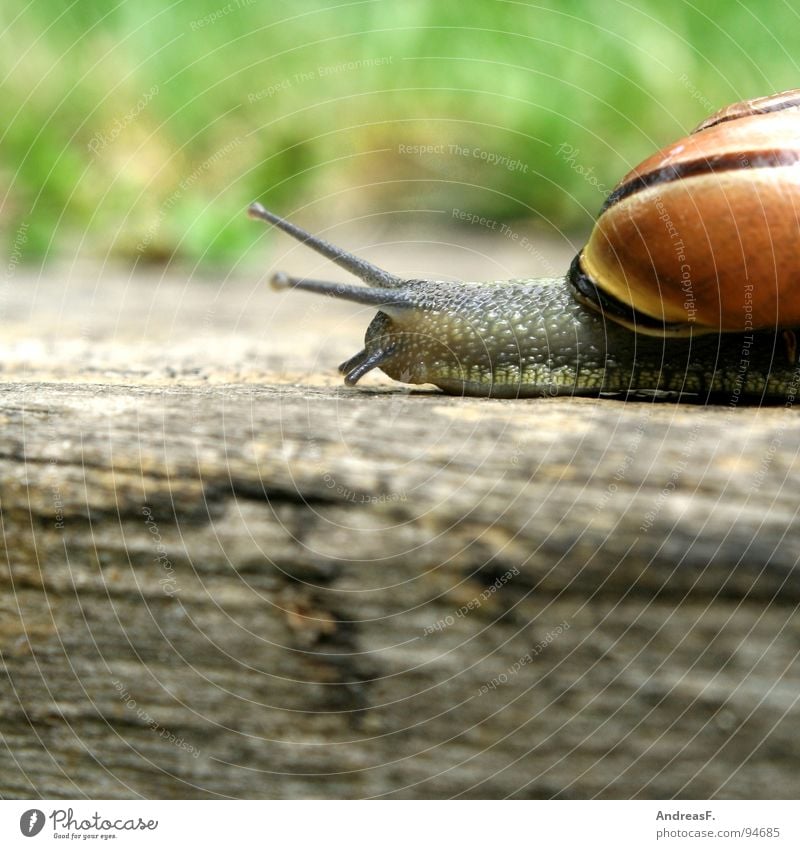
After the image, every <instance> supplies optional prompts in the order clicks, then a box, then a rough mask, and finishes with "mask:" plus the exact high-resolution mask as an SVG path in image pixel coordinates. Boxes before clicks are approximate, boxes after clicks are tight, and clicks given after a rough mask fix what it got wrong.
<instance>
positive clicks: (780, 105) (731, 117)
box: [692, 94, 800, 134]
mask: <svg viewBox="0 0 800 849" xmlns="http://www.w3.org/2000/svg"><path fill="white" fill-rule="evenodd" d="M754 102H756V101H750V109H749V110H748V111H742V112H736V111H732V112H727V114H722V115H720V116H719V117H717V118H714V116H713V115H712V116H711V117H710V118H706V120H705V121H703V122H702V123H700V124H699V125H698V126H697V127H695V128H694V129H693V130H692V134H694V133H699V132H700V131H701V130H707V129H708V128H709V127H716V126H717V124H724V123H725V122H726V121H736V120H738V119H739V118H746V117H747V116H748V115H766V114H767V112H780V111H781V110H782V109H792V108H793V107H795V106H800V94H797V95H795V96H794V97H787V98H784V99H783V100H776V101H775V102H774V103H768V104H767V105H766V106H753V103H754Z"/></svg>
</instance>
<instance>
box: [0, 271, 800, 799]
mask: <svg viewBox="0 0 800 849" xmlns="http://www.w3.org/2000/svg"><path fill="white" fill-rule="evenodd" d="M79 277H80V275H78V273H77V272H75V273H74V275H73V277H71V278H70V279H69V281H68V283H69V285H68V287H67V288H66V290H65V291H66V292H67V293H68V294H67V295H66V296H61V297H60V296H59V291H60V290H59V288H58V285H57V284H56V283H55V282H52V283H50V282H47V281H44V282H43V281H39V280H37V281H36V287H35V290H33V289H32V288H31V286H30V285H25V284H26V283H29V281H26V280H25V278H23V277H22V276H18V277H17V278H16V279H15V284H14V287H13V289H12V290H11V291H10V292H7V293H6V303H7V305H8V306H9V311H8V312H9V319H8V323H7V328H6V330H7V332H6V337H5V342H4V343H3V344H4V346H3V350H2V354H3V363H4V369H5V371H4V383H3V385H2V388H1V389H0V415H2V418H3V440H2V446H3V447H2V452H1V454H0V464H2V477H1V478H0V482H1V488H0V499H1V501H0V507H1V508H2V523H3V524H2V531H3V534H2V539H3V545H4V552H5V554H4V557H3V558H2V564H3V565H2V571H1V572H0V581H2V586H3V589H2V612H1V613H0V652H1V655H0V659H1V660H2V674H3V678H4V686H3V687H2V689H0V733H2V737H3V741H4V744H5V745H4V747H2V750H0V793H2V795H3V796H4V797H35V796H43V797H54V798H66V797H82V796H87V797H92V798H131V797H140V796H143V797H162V798H179V797H185V798H202V797H209V798H213V797H237V798H241V797H248V798H260V797H273V798H354V797H359V798H360V797H394V798H401V797H402V798H409V797H415V798H417V797H428V798H431V797H432V798H443V797H454V796H461V797H491V798H498V797H514V798H551V797H559V798H590V797H605V798H630V797H638V798H664V797H668V798H671V797H676V798H706V797H717V798H739V797H742V798H744V797H747V798H752V797H756V798H761V797H763V798H774V797H779V798H795V797H797V796H798V794H799V793H800V778H799V777H798V770H797V762H798V759H799V758H800V743H798V740H797V734H796V726H797V722H798V720H800V707H798V672H799V671H800V670H799V669H798V666H799V664H798V649H799V648H800V628H798V619H797V605H798V602H799V601H800V579H799V573H798V543H797V540H798V539H799V538H800V519H799V518H798V508H797V493H798V492H800V464H799V463H798V445H800V421H798V418H797V414H796V411H795V410H793V409H787V408H782V407H773V408H763V409H757V408H752V407H749V408H748V407H740V406H738V405H735V404H732V405H729V406H727V407H725V406H719V407H705V408H704V407H692V406H683V405H680V406H677V405H671V404H653V403H627V404H626V403H621V402H613V401H593V400H577V399H576V400H570V399H544V400H526V401H499V400H484V399H460V398H447V397H444V396H442V395H440V394H439V393H437V392H435V391H428V390H425V389H418V390H414V391H408V390H407V389H405V388H403V387H400V386H399V385H398V384H393V383H392V382H391V381H389V380H387V379H386V378H381V376H380V375H377V376H371V377H370V379H369V380H368V381H365V388H363V389H360V390H353V389H347V388H345V387H342V386H340V385H339V384H338V377H337V376H335V374H334V373H333V369H332V368H331V366H333V364H335V363H336V362H338V361H339V360H340V359H345V358H346V356H347V355H348V354H351V353H353V351H354V350H355V349H356V348H355V346H356V345H357V342H358V339H359V337H360V335H361V334H363V329H364V327H365V324H366V321H365V317H366V316H367V314H368V313H366V312H365V311H363V310H360V309H358V308H352V309H348V308H347V307H342V306H341V305H335V306H330V305H328V304H327V303H325V302H320V301H314V300H312V299H307V298H305V297H302V296H296V297H293V296H292V295H291V294H289V295H287V296H274V295H269V294H266V293H262V292H261V291H260V289H257V288H256V284H255V283H254V282H253V280H249V281H245V280H239V279H235V280H228V281H226V282H225V284H224V287H220V289H219V290H218V291H216V292H215V291H214V290H213V289H212V287H211V286H206V288H205V289H204V288H203V285H202V284H199V283H196V282H195V283H193V284H192V287H191V290H187V288H186V286H185V282H184V281H182V280H179V279H177V278H175V279H163V280H162V279H159V278H156V277H143V278H141V279H138V278H137V281H136V289H135V292H133V293H132V292H131V291H130V289H131V285H132V284H130V283H129V282H128V280H127V279H126V278H124V277H123V278H120V279H117V278H114V277H113V275H111V276H109V275H108V273H107V272H106V273H104V277H103V297H102V299H100V300H98V301H95V296H94V292H95V291H96V287H95V282H96V281H94V282H93V281H91V280H89V279H85V278H84V279H79ZM32 291H33V294H31V293H32ZM318 303H322V305H323V307H324V309H321V310H320V309H319V308H318V307H317V306H316V304H318ZM32 315H36V316H37V321H36V323H35V324H34V323H33V322H32V320H31V316H32ZM267 319H269V323H268V325H266V327H265V321H266V320H267Z"/></svg>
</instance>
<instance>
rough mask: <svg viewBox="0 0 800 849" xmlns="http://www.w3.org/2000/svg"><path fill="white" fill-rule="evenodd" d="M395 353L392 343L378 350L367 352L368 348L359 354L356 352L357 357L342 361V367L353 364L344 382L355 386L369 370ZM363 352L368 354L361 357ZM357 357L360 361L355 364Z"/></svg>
mask: <svg viewBox="0 0 800 849" xmlns="http://www.w3.org/2000/svg"><path fill="white" fill-rule="evenodd" d="M394 353H395V351H394V346H393V345H390V346H389V347H388V348H378V349H377V350H375V351H371V352H369V353H367V351H366V350H364V351H361V352H360V353H359V354H356V356H355V357H352V358H351V359H349V360H348V361H347V362H346V363H342V365H341V366H340V367H339V368H340V369H341V368H342V367H343V366H351V365H352V368H350V369H349V371H348V372H347V374H345V376H344V382H345V383H346V384H347V385H348V386H355V385H356V384H357V383H358V381H359V380H361V378H362V377H364V375H365V374H366V373H367V372H368V371H372V369H374V368H377V367H378V366H380V365H381V364H383V363H385V362H386V361H387V360H389V359H391V358H392V357H393V356H394ZM361 354H366V355H367V356H366V357H361ZM356 357H358V358H359V359H358V362H357V363H355V364H354V365H353V362H354V361H355V360H356Z"/></svg>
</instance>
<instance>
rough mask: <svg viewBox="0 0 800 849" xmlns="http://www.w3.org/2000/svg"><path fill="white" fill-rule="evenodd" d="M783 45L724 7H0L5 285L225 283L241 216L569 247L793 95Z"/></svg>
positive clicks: (14, 3)
mask: <svg viewBox="0 0 800 849" xmlns="http://www.w3.org/2000/svg"><path fill="white" fill-rule="evenodd" d="M750 5H751V6H752V4H750ZM753 8H756V7H753ZM757 15H758V17H757ZM205 16H214V17H213V19H212V17H209V18H207V19H206V20H205V21H203V20H202V19H203V18H204V17H205ZM799 24H800V16H798V14H797V13H796V12H795V11H793V10H792V9H791V8H790V7H789V6H788V5H784V4H778V3H775V4H763V5H762V6H759V7H758V11H757V12H756V11H750V10H748V9H747V8H745V7H744V6H741V5H739V4H738V3H735V2H734V3H731V2H730V0H710V2H705V3H702V4H698V3H692V4H689V3H681V2H676V3H672V4H666V3H664V2H663V0H645V2H638V3H630V4H628V3H624V2H618V0H603V2H597V1H596V0H591V1H590V0H566V2H565V0H557V2H556V0H552V2H542V3H538V4H534V3H523V2H494V0H484V2H480V1H479V0H472V2H467V0H463V2H460V3H455V2H447V3H445V2H442V3H433V2H430V0H407V2H402V3H400V2H397V0H391V2H390V0H366V2H349V3H343V4H341V5H335V4H327V3H287V2H276V1H275V0H270V2H268V0H254V1H253V2H248V0H231V2H227V0H225V2H220V0H191V2H189V0H184V2H175V3H173V4H172V5H169V4H168V2H167V0H124V1H123V2H117V3H116V5H114V3H113V0H109V3H108V4H101V3H98V2H96V0H77V2H72V3H70V2H67V0H30V2H29V0H3V4H2V7H1V10H0V26H1V27H2V30H3V34H2V36H0V78H2V79H3V83H2V97H3V107H4V109H3V114H4V119H5V120H4V121H3V124H2V130H0V133H1V137H0V191H2V196H3V197H4V203H3V205H2V210H1V211H0V224H1V225H2V228H3V233H4V237H5V242H6V245H7V247H8V249H9V250H10V251H11V252H12V257H13V256H16V255H19V257H18V258H19V259H21V260H23V261H24V260H38V259H39V258H41V257H43V256H47V257H50V256H58V255H65V254H66V255H75V253H76V252H77V253H80V254H87V255H91V256H95V257H106V256H116V257H124V258H131V259H137V260H140V261H163V260H166V259H168V258H170V257H173V256H177V257H180V258H183V259H188V260H192V261H201V262H202V261H205V262H229V261H231V260H232V259H235V258H237V257H239V256H242V255H244V254H246V252H247V251H248V250H249V249H250V248H251V247H252V246H253V244H254V242H255V240H256V239H257V237H258V236H260V233H259V231H258V229H257V228H254V225H253V224H252V223H251V222H249V221H248V220H247V219H246V218H245V217H244V216H243V209H244V207H246V205H247V203H248V202H249V201H250V200H252V199H254V198H259V199H260V200H262V201H263V202H264V203H266V204H267V205H269V206H271V207H273V208H274V209H276V210H277V211H280V212H283V213H286V214H289V213H297V214H298V216H299V217H300V219H301V220H303V221H316V222H322V221H331V222H333V221H335V220H339V219H341V218H343V217H349V216H354V215H368V214H373V213H377V212H386V211H394V210H442V211H444V212H445V214H450V213H451V212H452V209H453V208H459V209H465V210H469V211H470V212H471V213H476V214H480V215H484V216H488V217H490V218H493V219H498V220H507V219H518V218H525V217H537V218H540V219H541V220H542V222H543V226H544V227H547V228H552V229H553V230H554V231H560V230H563V229H568V230H574V229H585V228H587V227H588V226H589V224H590V222H591V220H592V218H593V217H594V215H595V214H596V212H597V209H598V208H599V206H600V204H601V203H602V200H603V197H602V190H601V189H602V187H611V186H613V185H614V184H615V183H616V182H617V180H618V179H619V178H620V177H621V176H622V174H624V173H625V172H626V171H627V170H628V169H629V168H630V167H632V166H633V165H635V164H636V162H637V161H638V160H640V159H641V158H643V157H644V156H646V155H648V154H649V153H650V152H651V151H652V150H654V149H655V148H657V147H660V146H662V145H664V144H666V143H668V142H670V141H672V140H674V139H675V138H677V137H678V136H680V135H681V134H682V133H683V132H684V131H685V130H687V129H689V128H690V127H692V126H693V125H694V124H696V123H697V122H698V121H699V120H700V119H701V118H702V117H703V116H704V115H705V114H706V113H708V112H709V111H711V110H712V109H716V108H718V107H719V106H722V105H724V104H725V103H727V102H730V101H733V100H737V99H741V98H744V97H753V96H757V95H761V94H766V93H769V92H772V91H777V90H779V89H782V88H791V87H795V86H800V70H798V66H797V63H796V62H795V60H794V59H793V58H792V56H791V55H790V49H789V39H790V38H791V37H792V34H793V33H796V32H797V31H798V25H799ZM349 63H355V64H354V65H350V64H349ZM324 69H332V70H328V72H327V73H325V72H323V70H324ZM567 144H568V145H571V146H572V148H573V149H574V153H573V156H572V158H571V159H569V158H568V157H567V156H565V155H564V153H563V148H562V146H563V145H567ZM401 145H402V146H406V145H408V146H413V145H443V146H444V148H443V152H434V153H429V154H423V155H414V154H411V153H407V152H403V148H401ZM451 146H453V147H451ZM455 146H458V147H459V148H462V149H466V150H467V155H466V156H464V155H458V154H456V153H454V152H453V151H454V150H455ZM560 149H561V150H562V152H561V153H559V150H560ZM475 151H478V152H480V151H484V152H486V155H487V156H488V155H491V156H493V157H495V158H501V157H505V158H506V159H507V161H508V162H510V163H511V164H512V165H513V169H511V168H508V167H503V165H498V164H492V163H491V162H489V161H486V160H484V159H481V158H479V156H476V155H474V154H475ZM588 169H592V171H591V172H589V174H588V176H587V171H588ZM305 207H308V208H305ZM410 215H411V216H416V220H417V221H425V220H427V218H426V216H429V215H430V213H425V212H411V213H410ZM440 217H442V216H440Z"/></svg>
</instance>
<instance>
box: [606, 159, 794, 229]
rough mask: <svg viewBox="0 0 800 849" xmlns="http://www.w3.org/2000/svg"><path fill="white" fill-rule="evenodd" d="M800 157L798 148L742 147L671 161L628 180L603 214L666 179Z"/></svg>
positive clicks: (772, 165) (770, 164)
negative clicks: (712, 154)
mask: <svg viewBox="0 0 800 849" xmlns="http://www.w3.org/2000/svg"><path fill="white" fill-rule="evenodd" d="M798 161H800V151H797V150H762V151H758V152H756V151H740V152H737V153H726V154H721V155H719V156H711V157H708V158H706V159H695V160H693V161H691V162H681V163H679V164H677V165H668V166H666V167H665V168H657V169H656V170H655V171H650V172H648V173H647V174H641V175H640V176H638V177H634V178H633V179H632V180H628V182H627V183H623V184H622V185H621V186H618V187H617V188H616V189H614V191H613V192H611V194H610V195H609V196H608V199H607V200H606V202H605V203H604V204H603V208H602V209H601V210H600V214H601V215H602V213H604V212H605V211H606V210H607V209H610V208H611V207H612V206H614V204H615V203H619V202H620V201H621V200H625V198H629V197H630V196H631V195H634V194H636V192H640V191H642V189H647V188H650V186H657V185H661V184H663V183H672V182H674V181H675V180H683V179H685V178H687V177H697V176H699V175H701V174H714V173H720V172H723V171H736V170H738V169H744V168H780V167H782V166H786V165H795V164H796V163H797V162H798Z"/></svg>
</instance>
